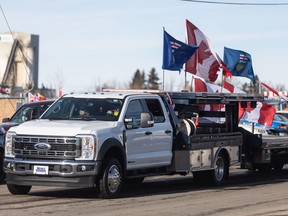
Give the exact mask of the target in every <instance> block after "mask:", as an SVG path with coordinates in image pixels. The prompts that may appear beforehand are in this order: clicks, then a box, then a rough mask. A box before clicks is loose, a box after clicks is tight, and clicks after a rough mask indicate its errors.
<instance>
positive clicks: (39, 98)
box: [37, 93, 46, 101]
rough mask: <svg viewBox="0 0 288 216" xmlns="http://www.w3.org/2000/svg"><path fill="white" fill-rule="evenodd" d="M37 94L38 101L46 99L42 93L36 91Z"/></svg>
mask: <svg viewBox="0 0 288 216" xmlns="http://www.w3.org/2000/svg"><path fill="white" fill-rule="evenodd" d="M37 96H38V100H39V101H43V100H46V98H45V97H44V96H43V95H41V94H40V93H37Z"/></svg>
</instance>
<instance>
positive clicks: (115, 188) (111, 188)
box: [97, 158, 123, 199]
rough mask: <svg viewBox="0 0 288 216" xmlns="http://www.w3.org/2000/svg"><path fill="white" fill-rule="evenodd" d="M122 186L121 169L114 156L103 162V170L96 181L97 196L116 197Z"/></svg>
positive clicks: (104, 197)
mask: <svg viewBox="0 0 288 216" xmlns="http://www.w3.org/2000/svg"><path fill="white" fill-rule="evenodd" d="M122 186H123V171H122V167H121V164H120V162H119V161H118V160H117V159H116V158H109V159H108V160H106V161H105V162H104V166H103V171H102V174H101V177H100V179H99V181H98V186H97V187H98V188H97V191H98V196H99V197H100V198H103V199H111V198H117V197H118V196H119V194H120V192H121V189H122Z"/></svg>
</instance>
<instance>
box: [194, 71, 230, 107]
mask: <svg viewBox="0 0 288 216" xmlns="http://www.w3.org/2000/svg"><path fill="white" fill-rule="evenodd" d="M192 88H193V89H194V92H207V93H221V92H225V93H228V92H229V91H228V90H227V89H225V88H221V86H218V85H215V84H211V83H207V82H205V80H204V79H202V78H200V77H197V76H194V77H193V82H192ZM222 108H224V105H223V104H210V105H208V104H206V105H205V106H203V109H204V110H206V111H207V110H210V111H217V110H221V109H222Z"/></svg>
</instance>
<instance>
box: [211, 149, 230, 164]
mask: <svg viewBox="0 0 288 216" xmlns="http://www.w3.org/2000/svg"><path fill="white" fill-rule="evenodd" d="M221 151H223V152H224V154H225V157H226V158H227V160H228V166H230V156H229V153H228V150H227V149H226V147H221V148H219V149H218V150H217V151H216V153H215V157H214V158H217V157H218V155H219V153H220V152H221ZM214 163H215V161H214ZM214 166H215V164H214Z"/></svg>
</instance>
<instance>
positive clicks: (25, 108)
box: [0, 100, 54, 131]
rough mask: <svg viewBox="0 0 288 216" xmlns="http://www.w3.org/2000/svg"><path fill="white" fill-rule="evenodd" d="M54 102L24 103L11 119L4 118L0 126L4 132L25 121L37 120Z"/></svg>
mask: <svg viewBox="0 0 288 216" xmlns="http://www.w3.org/2000/svg"><path fill="white" fill-rule="evenodd" d="M53 102H54V100H44V101H37V102H31V103H26V104H24V105H22V106H21V107H20V108H19V109H18V110H17V111H16V112H15V113H14V115H13V116H12V117H11V118H4V119H3V120H2V122H3V123H2V124H0V125H1V126H2V127H3V128H4V130H5V131H8V130H9V129H10V128H11V127H13V126H17V125H19V124H21V123H23V122H25V121H29V120H32V119H38V118H39V117H40V116H41V115H42V114H43V112H44V111H45V110H46V109H47V108H48V107H49V106H50V105H51V104H52V103H53Z"/></svg>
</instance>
